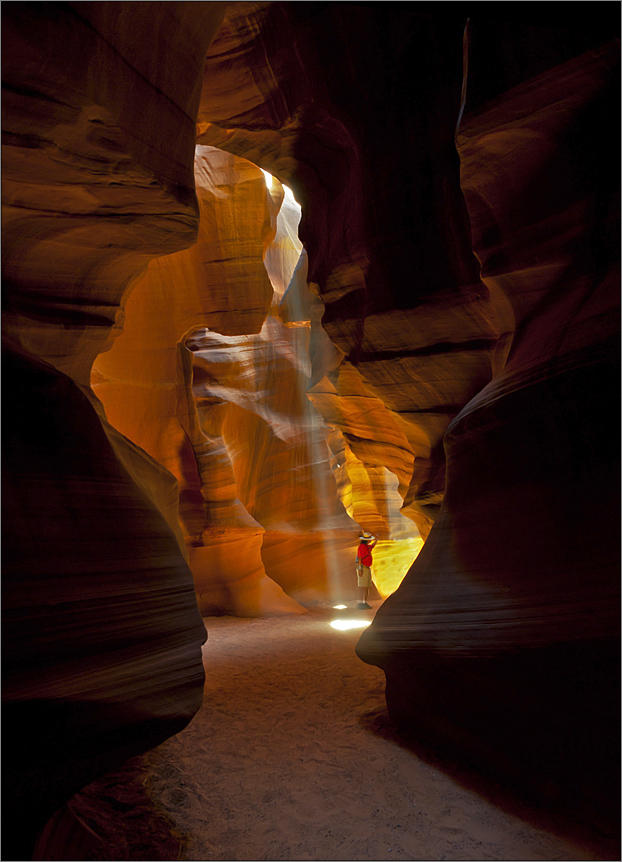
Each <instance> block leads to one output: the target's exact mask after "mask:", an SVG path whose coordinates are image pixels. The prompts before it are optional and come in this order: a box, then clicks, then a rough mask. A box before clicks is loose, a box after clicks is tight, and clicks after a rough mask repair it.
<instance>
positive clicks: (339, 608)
mask: <svg viewBox="0 0 622 862" xmlns="http://www.w3.org/2000/svg"><path fill="white" fill-rule="evenodd" d="M347 607H348V606H347V605H333V609H334V610H336V611H345V609H346V608H347Z"/></svg>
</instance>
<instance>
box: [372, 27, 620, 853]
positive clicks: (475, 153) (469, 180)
mask: <svg viewBox="0 0 622 862" xmlns="http://www.w3.org/2000/svg"><path fill="white" fill-rule="evenodd" d="M471 27H472V29H471V31H470V32H469V34H468V39H467V46H468V57H469V58H470V57H471V56H472V55H473V56H474V67H475V73H474V74H475V81H474V90H475V92H476V93H479V89H478V83H479V81H478V78H477V73H478V70H479V68H480V67H481V65H484V63H485V59H486V58H485V57H484V58H482V57H481V55H480V56H478V51H481V52H483V53H484V54H485V49H484V48H482V43H481V41H479V39H478V37H479V35H480V33H479V32H478V28H477V26H476V24H472V25H471ZM504 38H506V39H508V44H509V45H511V44H512V40H511V39H510V37H509V36H508V34H507V33H506V34H504ZM469 86H470V79H469V78H467V82H466V94H467V96H466V104H465V111H464V114H463V117H462V120H461V123H460V126H459V129H458V133H457V137H456V141H457V147H458V152H459V155H460V159H461V180H462V187H463V189H464V193H465V199H466V202H467V206H468V210H469V215H470V219H471V225H472V236H473V245H474V250H475V252H476V254H477V257H478V259H479V261H480V264H481V272H482V279H483V282H484V283H485V284H486V285H487V286H488V287H489V290H490V295H491V297H497V298H498V303H499V307H500V308H502V309H504V310H503V314H504V316H505V317H506V319H508V320H510V319H513V320H514V329H513V332H512V333H511V334H510V337H509V338H508V340H507V342H506V344H505V345H504V348H503V353H502V354H500V355H499V356H498V357H497V366H496V369H495V374H494V377H493V379H492V381H491V382H490V383H489V384H488V385H487V386H485V387H484V388H483V389H482V390H481V392H479V393H478V394H477V395H476V396H475V397H474V398H473V399H472V400H471V401H470V402H469V404H467V405H466V406H465V407H464V408H463V409H462V410H461V412H460V413H459V414H458V416H457V417H456V418H455V419H454V420H453V421H452V423H451V424H450V426H449V428H448V430H447V432H446V434H445V442H444V445H445V451H446V456H447V491H446V494H445V497H444V500H443V504H442V508H441V512H440V515H439V517H438V519H437V521H436V522H435V524H434V527H433V528H432V531H431V533H430V535H429V537H428V540H427V543H426V545H425V547H424V548H423V551H422V552H421V554H420V556H419V557H418V559H417V561H416V562H415V563H414V565H413V567H412V569H411V571H410V572H409V573H408V575H407V576H406V578H405V579H404V581H403V582H402V585H401V587H400V588H399V590H398V591H397V592H396V593H395V594H394V595H393V596H392V597H391V598H390V599H388V600H387V602H386V603H385V604H384V605H383V607H382V608H381V609H380V611H379V613H378V615H377V616H376V619H375V621H374V623H373V624H372V626H371V627H370V629H369V630H367V631H366V632H365V633H364V635H363V636H362V638H361V640H360V642H359V645H358V647H357V651H358V653H359V655H360V656H361V657H362V658H363V659H364V660H366V661H369V662H372V663H374V664H378V665H380V666H381V667H383V668H384V669H385V672H386V676H387V702H388V703H389V706H390V709H391V712H392V715H393V716H394V718H395V719H396V720H397V721H399V722H400V723H402V724H404V725H407V726H409V727H411V728H412V727H416V728H418V732H419V733H423V734H424V735H427V736H428V737H429V738H431V739H433V740H435V741H436V743H438V740H439V739H442V740H443V745H444V746H449V747H450V749H452V750H453V751H454V754H455V753H456V752H457V753H458V756H464V754H465V750H467V749H468V751H469V756H471V757H473V758H474V759H475V761H476V762H478V763H479V764H480V767H481V766H482V765H484V766H485V767H486V768H488V769H492V770H493V771H494V772H495V773H496V774H501V775H504V776H505V777H506V779H509V780H512V781H514V782H515V783H516V784H517V786H519V787H521V788H522V790H523V792H525V791H526V792H527V793H529V795H530V796H531V798H532V799H535V800H537V801H538V803H539V804H544V805H545V806H546V807H548V808H552V809H553V810H556V811H557V812H558V813H563V815H564V816H565V817H568V816H569V815H570V816H571V817H573V818H575V820H576V821H577V822H580V823H583V824H588V825H590V826H591V827H592V828H596V829H597V830H598V831H599V832H600V833H601V834H604V835H606V836H607V837H608V838H609V839H610V840H611V839H615V837H616V835H617V833H618V825H619V798H618V794H619V787H618V763H619V734H618V733H617V729H615V728H616V726H617V722H618V720H619V715H618V713H619V634H620V618H619V607H620V581H619V572H620V542H619V537H620V519H619V511H620V508H619V504H620V501H619V480H618V477H619V417H618V418H614V417H613V415H612V411H611V406H612V405H613V404H615V403H619V372H620V365H619V305H620V297H619V243H618V240H617V239H614V237H618V235H619V208H618V201H617V194H616V192H615V191H614V190H613V189H612V187H611V182H610V177H611V176H612V174H613V173H614V171H615V167H614V162H613V160H612V154H610V152H609V151H608V150H607V151H606V152H603V150H602V146H601V142H602V140H603V139H604V138H606V136H607V132H608V130H609V129H610V117H611V116H612V113H613V112H614V107H613V103H614V99H616V98H617V96H616V95H614V94H615V93H617V91H618V87H619V45H618V44H615V43H613V44H607V45H603V46H602V47H600V48H598V49H595V50H592V51H588V52H586V53H583V54H580V55H579V56H576V57H574V58H572V59H570V60H566V62H563V63H561V64H560V65H555V66H552V67H546V66H545V68H544V70H538V73H537V74H535V75H533V76H527V75H526V76H525V79H523V80H520V81H519V83H517V84H516V85H515V86H514V87H513V88H511V89H509V90H508V91H507V92H505V93H502V94H501V95H497V98H496V99H494V100H492V101H491V102H490V103H489V104H484V105H481V104H478V109H477V110H474V111H469V98H468V94H469ZM616 161H617V160H616ZM595 501H598V503H597V505H596V508H595V507H594V502H595ZM449 714H451V715H452V716H453V718H451V719H449V718H448V715H449ZM435 723H436V726H435ZM570 750H572V757H569V756H568V753H569V751H570Z"/></svg>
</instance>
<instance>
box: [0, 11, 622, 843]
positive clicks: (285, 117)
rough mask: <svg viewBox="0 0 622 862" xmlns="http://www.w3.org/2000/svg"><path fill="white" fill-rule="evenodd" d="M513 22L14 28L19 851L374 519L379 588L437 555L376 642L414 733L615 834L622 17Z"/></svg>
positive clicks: (380, 18) (279, 16)
mask: <svg viewBox="0 0 622 862" xmlns="http://www.w3.org/2000/svg"><path fill="white" fill-rule="evenodd" d="M487 5H488V6H494V7H495V9H494V10H492V11H491V10H489V12H488V14H487V15H486V16H484V13H483V12H481V10H480V11H479V12H477V13H473V16H472V17H471V20H470V23H469V26H468V29H467V30H466V32H465V24H466V20H465V19H466V17H468V16H467V15H466V14H465V13H464V10H461V9H460V8H459V7H456V6H454V4H448V5H447V9H444V10H443V11H442V12H439V13H432V12H430V11H429V9H428V10H427V11H425V12H424V11H422V10H421V9H420V8H418V4H410V3H407V4H404V3H401V4H369V3H367V4H356V3H355V4H352V3H322V4H316V3H293V4H288V3H232V4H223V3H201V4H194V3H161V4H158V5H157V11H156V7H155V6H154V4H134V3H67V4H65V3H54V4H45V3H44V4H20V3H5V4H3V134H4V137H3V204H4V207H3V219H4V221H3V276H4V288H5V289H4V307H3V345H4V381H3V382H4V384H5V386H4V394H5V405H6V406H7V407H8V409H7V410H5V429H4V430H5V435H4V436H5V441H4V461H3V469H4V480H5V481H4V489H5V494H4V515H5V520H4V529H3V537H4V538H3V542H4V550H5V553H4V573H5V594H4V595H5V605H4V613H5V624H4V632H5V641H4V644H5V649H4V657H5V658H4V663H5V670H4V678H5V688H4V696H5V700H6V704H7V705H6V707H5V731H7V733H9V734H10V736H11V738H12V739H15V740H16V745H15V746H14V748H13V750H12V751H11V757H10V759H9V763H8V764H7V763H6V762H5V774H6V775H7V782H8V784H9V785H10V787H11V803H10V804H9V802H8V800H7V805H9V808H8V809H7V812H5V815H6V819H7V820H8V822H12V823H14V824H15V830H14V833H13V837H14V838H15V841H16V842H17V843H19V841H21V842H22V843H24V842H25V843H26V844H27V843H28V841H27V839H25V838H24V836H25V835H30V837H31V839H32V840H34V834H32V833H33V830H34V831H36V828H38V826H39V825H41V824H42V823H43V822H44V821H45V819H46V818H47V817H48V816H49V815H50V814H51V813H52V812H53V810H54V809H55V808H56V807H58V805H60V804H62V802H64V801H65V800H66V799H67V798H68V797H69V796H71V794H72V793H73V792H74V791H75V790H77V789H79V787H81V786H82V785H83V784H85V783H87V782H88V781H89V780H91V779H92V778H93V777H95V776H96V775H97V774H98V772H100V771H103V770H105V769H108V768H110V767H111V766H113V765H114V764H115V763H116V762H119V761H120V760H123V759H124V758H125V757H127V756H129V755H131V754H134V753H136V752H138V751H141V750H144V749H145V748H147V747H149V746H151V745H155V744H157V742H158V741H159V740H160V739H162V738H165V737H166V736H167V735H170V734H171V733H175V732H176V731H177V730H178V729H179V728H180V727H182V726H183V725H184V724H185V723H186V722H187V721H188V720H189V719H190V718H191V716H192V715H193V713H194V712H195V711H196V709H197V708H198V706H199V704H200V699H201V686H202V679H203V676H202V675H203V670H202V664H201V655H200V647H201V643H202V641H203V639H204V637H205V633H204V627H203V625H202V623H201V619H200V612H202V613H218V612H228V613H238V614H242V615H255V614H271V613H283V612H286V613H300V612H304V610H305V607H304V606H305V605H309V604H310V603H311V602H313V601H316V600H321V599H322V598H329V597H335V596H338V595H341V594H342V593H343V592H347V590H348V589H350V587H349V586H348V583H349V579H350V576H351V572H350V568H351V560H350V557H351V554H352V548H353V546H354V545H355V537H356V534H357V532H358V529H359V528H363V529H367V530H369V531H371V532H372V533H374V534H375V535H378V536H379V537H380V538H381V540H382V542H381V544H380V545H379V546H378V561H379V566H378V569H379V571H378V578H379V580H378V588H379V590H380V592H381V594H382V595H383V596H384V595H389V594H390V593H392V592H393V590H394V589H395V586H396V584H395V583H394V582H391V571H390V570H391V568H392V567H393V568H407V567H408V564H409V563H410V562H412V559H414V557H415V555H416V553H417V552H418V550H419V547H420V545H421V539H419V538H418V536H419V534H420V535H421V536H422V537H424V538H426V539H427V541H426V544H425V545H424V548H423V550H422V551H421V553H420V554H419V556H418V557H417V559H416V561H415V562H414V564H413V565H412V567H411V568H410V571H409V572H408V574H407V576H406V578H405V579H404V581H403V582H402V584H401V586H400V587H399V589H397V591H396V592H393V595H391V596H390V598H389V599H387V601H386V602H385V603H384V604H383V605H382V607H381V609H380V610H379V612H378V614H377V616H376V618H375V621H374V623H373V625H372V626H371V627H370V629H369V630H368V631H367V632H366V633H365V635H364V636H363V637H362V639H361V641H360V643H359V646H358V652H359V655H360V656H361V657H362V658H363V659H364V660H365V661H369V662H372V663H375V664H378V665H379V666H380V667H382V668H383V670H384V671H385V673H386V677H387V701H388V706H389V710H390V713H391V715H392V717H393V718H394V720H395V721H396V722H398V723H399V724H400V725H402V726H403V727H405V728H417V730H418V732H419V734H420V736H422V737H424V736H427V737H430V738H431V739H432V740H436V741H439V740H440V744H442V745H444V746H445V747H450V748H451V749H452V751H453V752H454V756H455V757H456V758H458V759H461V758H462V759H464V758H466V759H469V758H471V759H473V758H475V759H476V760H477V761H478V762H481V763H484V764H485V765H487V766H490V767H492V768H494V769H496V770H497V771H498V772H500V774H501V775H502V776H504V777H505V778H506V779H508V778H511V779H512V780H513V781H514V780H516V781H519V782H520V783H522V784H524V785H527V786H528V789H529V791H530V792H531V793H533V794H534V795H536V796H538V794H541V791H542V788H543V787H547V788H548V791H547V792H548V797H547V800H546V804H550V805H552V806H558V807H560V806H561V807H565V808H566V809H567V810H568V811H569V812H571V813H574V814H576V816H577V817H578V818H579V819H584V820H586V821H588V822H591V823H597V824H598V825H599V826H600V828H601V829H602V830H604V831H607V830H610V829H611V824H612V821H613V820H614V819H615V814H613V813H612V812H613V811H614V809H615V806H616V797H617V790H616V788H615V785H617V781H616V780H615V776H614V773H615V771H616V770H615V767H616V754H615V752H616V749H617V748H618V747H619V739H618V734H617V726H618V725H617V713H616V710H617V704H618V703H619V697H618V686H619V668H618V662H617V656H618V653H617V649H618V645H619V641H618V638H619V596H618V588H619V558H618V557H619V500H618V485H619V459H618V445H619V427H618V424H617V423H618V416H619V410H618V404H619V358H618V353H619V351H618V344H619V269H618V267H619V248H618V238H619V223H618V221H617V219H618V208H619V202H618V200H617V192H618V189H619V183H618V182H617V180H616V177H617V175H618V174H617V172H618V170H619V166H618V161H619V159H618V155H619V147H618V146H617V145H616V146H613V147H612V146H611V141H612V139H615V129H616V128H617V127H618V122H617V117H618V114H619V105H618V99H617V88H618V86H619V83H618V82H619V77H618V75H619V72H618V59H619V43H617V42H616V41H615V35H616V33H617V30H616V26H617V22H616V21H615V20H613V16H612V15H609V14H608V13H607V12H605V11H603V9H602V6H603V5H604V4H590V8H591V9H592V12H591V14H590V15H589V16H587V18H586V16H584V15H581V14H580V13H579V12H574V11H572V7H573V6H576V4H570V9H568V8H566V9H565V10H564V20H563V22H560V23H559V26H558V27H557V28H552V27H550V26H549V25H547V26H545V25H544V23H543V21H541V20H539V19H538V14H539V13H538V12H536V11H534V10H533V8H532V11H531V12H530V13H529V15H526V13H524V12H523V13H521V14H519V13H518V12H517V11H516V10H515V9H514V8H513V5H514V4H487ZM520 5H521V6H523V7H524V5H525V4H520ZM529 5H530V6H531V7H534V4H529ZM450 6H451V9H450V8H449V7H450ZM501 6H503V12H501V11H500V9H501ZM507 6H509V7H510V8H509V9H506V8H505V7H507ZM497 7H498V8H497ZM595 7H598V8H597V9H596V8H595ZM495 16H496V17H495ZM42 58H45V62H43V60H42ZM614 119H615V122H614ZM259 168H264V169H265V170H266V171H269V172H270V174H272V175H273V176H274V177H275V178H278V179H276V180H275V181H274V183H273V184H272V186H271V187H270V188H268V186H267V185H266V180H265V179H264V176H263V174H262V173H261V171H260V170H259ZM279 181H280V182H279ZM281 183H283V184H284V185H286V186H288V187H290V188H291V189H292V190H293V192H294V194H295V196H296V199H297V200H298V202H299V203H300V204H301V206H302V219H301V221H300V226H299V228H298V230H297V231H296V222H297V218H298V216H297V215H295V214H294V210H293V207H292V205H291V202H290V201H288V198H287V197H286V196H284V192H283V187H282V185H281ZM296 232H298V235H299V238H300V241H301V242H302V244H304V249H302V248H301V244H300V241H299V240H298V239H297V238H296ZM400 510H401V514H400ZM404 516H406V517H404ZM383 546H384V547H383ZM400 548H403V549H405V553H406V555H407V557H410V560H408V559H407V560H406V562H404V560H403V559H399V560H398V558H397V557H398V550H399V549H400ZM381 552H382V553H381ZM301 558H303V559H304V560H306V561H307V563H308V565H307V566H306V567H305V566H302V565H300V559H301ZM383 571H384V574H383ZM381 575H382V577H381ZM385 575H386V578H387V580H386V582H384V581H383V582H384V583H385V586H384V587H383V585H382V583H381V580H382V578H384V576H385ZM588 704H589V708H587V705H588ZM570 749H572V751H573V758H572V759H569V758H567V757H564V753H565V752H566V751H568V750H570ZM612 764H613V766H612ZM33 824H35V825H34V826H33ZM6 840H7V847H6V848H5V851H6V852H5V855H7V857H8V856H11V857H12V858H20V857H18V856H17V855H15V854H13V853H12V850H11V848H9V846H8V842H9V841H11V838H7V839H6ZM16 852H17V851H16Z"/></svg>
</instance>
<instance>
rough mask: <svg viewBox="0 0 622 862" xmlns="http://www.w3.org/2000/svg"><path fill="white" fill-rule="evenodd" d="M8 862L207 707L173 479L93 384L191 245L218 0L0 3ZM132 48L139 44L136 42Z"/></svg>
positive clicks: (200, 630)
mask: <svg viewBox="0 0 622 862" xmlns="http://www.w3.org/2000/svg"><path fill="white" fill-rule="evenodd" d="M2 13H3V24H2V48H3V50H2V76H3V81H2V83H3V100H2V113H3V121H2V122H3V156H2V159H3V165H2V166H3V176H2V186H3V189H2V192H3V233H2V245H3V301H4V302H3V394H4V398H5V402H4V403H5V407H6V408H7V409H6V410H5V414H4V419H5V423H4V440H3V451H4V456H3V519H4V520H3V534H2V537H3V579H4V588H3V602H4V604H3V696H4V707H3V719H4V721H3V730H4V732H5V734H6V739H7V741H10V743H9V744H8V745H7V748H6V750H5V755H6V756H5V760H4V779H5V785H4V790H5V792H4V805H5V809H4V815H5V816H4V832H3V855H4V856H5V857H6V858H11V859H24V858H30V847H31V846H32V843H33V842H34V840H35V838H36V834H37V831H38V829H39V828H41V826H42V825H43V824H44V822H45V821H46V819H47V818H48V817H49V816H50V815H51V814H52V813H53V811H54V810H55V809H56V808H57V807H58V806H59V805H61V804H62V803H63V802H64V801H65V800H67V799H68V798H69V797H70V796H71V795H72V794H73V793H75V792H76V790H78V789H79V788H80V787H82V786H83V785H84V784H86V783H87V782H88V781H90V780H92V778H94V777H95V776H96V775H98V774H99V773H101V772H103V771H105V770H107V769H110V768H112V767H114V766H115V764H117V763H120V762H122V761H123V760H125V759H126V757H128V756H129V755H132V754H136V753H139V752H142V751H144V750H146V749H147V748H149V747H151V746H153V745H155V744H157V743H158V742H160V741H161V740H163V739H165V738H166V737H167V736H169V735H170V734H172V733H175V732H177V731H178V730H179V729H180V728H181V727H183V726H184V725H185V724H186V723H187V722H188V721H189V720H190V718H191V717H192V715H193V714H194V713H195V712H196V710H197V709H198V708H199V706H200V704H201V697H202V686H203V668H202V662H201V644H202V643H203V641H204V640H205V630H204V627H203V625H202V622H201V618H200V616H199V614H198V612H197V608H196V602H195V599H194V593H193V584H192V576H191V573H190V570H189V568H188V566H187V563H186V561H185V560H184V557H183V554H182V553H181V551H180V548H179V542H178V540H177V538H176V536H175V532H177V533H179V532H180V531H179V524H178V522H177V499H176V493H177V492H176V488H175V483H174V480H173V479H172V477H171V476H170V474H168V473H167V472H166V471H165V470H163V469H162V467H161V466H160V465H159V464H158V463H157V462H156V461H154V460H153V459H152V458H151V457H149V456H148V455H147V454H146V453H145V452H144V451H142V450H140V449H137V448H136V447H135V446H133V445H132V444H130V443H129V441H128V440H127V439H124V438H122V437H121V435H120V434H119V433H118V431H116V430H115V429H113V428H112V427H111V426H110V425H109V424H108V423H107V422H106V420H105V417H104V414H103V411H102V409H101V404H100V403H99V402H98V401H97V399H96V398H95V396H94V395H93V393H92V391H91V389H90V387H89V378H90V373H91V365H92V362H93V360H94V358H95V357H96V355H97V354H98V353H99V352H100V351H101V350H103V349H105V347H106V346H107V345H108V344H110V343H111V341H112V339H113V338H114V335H115V331H118V327H119V326H120V325H121V323H122V312H121V310H120V306H121V304H122V301H123V298H124V296H125V295H126V294H127V291H128V286H129V285H130V284H131V282H132V280H133V279H134V278H135V277H136V275H137V274H138V273H139V272H140V271H141V270H142V269H143V268H144V267H145V266H146V265H147V263H148V262H149V261H150V260H151V259H152V258H153V257H155V256H157V255H161V254H167V253H170V252H173V251H177V250H178V249H180V248H184V247H186V246H188V245H190V244H191V243H192V242H193V241H194V240H195V237H196V233H197V225H198V216H199V213H198V208H197V203H196V197H195V194H194V180H193V171H192V156H193V152H194V145H195V118H196V116H195V115H196V110H197V106H198V99H199V93H200V81H201V79H200V76H201V73H202V70H203V64H204V58H205V52H206V50H207V47H208V45H209V43H210V41H211V39H212V37H213V35H214V33H215V32H216V31H217V29H218V28H219V26H220V23H221V21H222V16H223V13H224V9H223V7H222V5H221V4H218V3H214V4H211V3H206V4H191V3H177V4H162V6H161V7H160V14H158V15H154V14H153V10H152V9H151V8H148V6H147V5H142V4H139V5H137V4H134V3H115V4H108V3H74V4H71V3H68V4H65V3H48V4H46V3H42V4H23V3H8V4H5V5H4V6H3V9H2ZM138 36H139V38H138Z"/></svg>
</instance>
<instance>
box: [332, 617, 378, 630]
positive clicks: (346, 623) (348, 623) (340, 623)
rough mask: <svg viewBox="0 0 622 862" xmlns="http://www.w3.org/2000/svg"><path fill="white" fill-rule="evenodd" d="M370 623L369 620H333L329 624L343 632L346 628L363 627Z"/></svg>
mask: <svg viewBox="0 0 622 862" xmlns="http://www.w3.org/2000/svg"><path fill="white" fill-rule="evenodd" d="M370 624H371V620H333V621H332V622H331V626H332V627H333V628H334V629H339V631H342V632H345V631H348V629H364V628H366V627H367V626H368V625H370Z"/></svg>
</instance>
